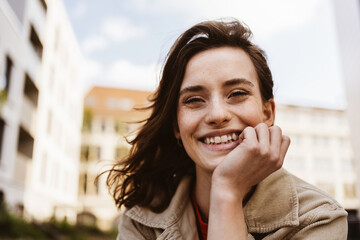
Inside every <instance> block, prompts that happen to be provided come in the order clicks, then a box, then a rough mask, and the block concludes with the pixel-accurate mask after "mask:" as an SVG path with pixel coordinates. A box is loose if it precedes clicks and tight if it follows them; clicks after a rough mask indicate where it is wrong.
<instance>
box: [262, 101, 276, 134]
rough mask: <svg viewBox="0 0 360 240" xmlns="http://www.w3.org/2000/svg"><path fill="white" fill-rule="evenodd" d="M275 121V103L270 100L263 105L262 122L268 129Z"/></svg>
mask: <svg viewBox="0 0 360 240" xmlns="http://www.w3.org/2000/svg"><path fill="white" fill-rule="evenodd" d="M274 121H275V102H274V99H272V98H270V99H269V100H268V101H266V102H265V103H264V104H263V122H264V123H266V125H268V126H269V127H270V126H272V125H274Z"/></svg>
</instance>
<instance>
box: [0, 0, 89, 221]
mask: <svg viewBox="0 0 360 240" xmlns="http://www.w3.org/2000/svg"><path fill="white" fill-rule="evenodd" d="M0 32H1V35H0V74H1V76H2V78H1V84H0V88H2V89H1V90H2V92H4V90H5V91H6V92H7V96H8V97H7V101H6V102H5V104H4V105H3V106H2V108H1V112H0V119H1V121H0V139H1V141H0V143H1V144H0V147H1V152H0V154H1V155H0V157H1V158H0V190H1V191H2V192H3V193H4V194H5V200H6V201H7V203H8V205H9V206H10V207H11V208H12V209H18V210H19V211H20V214H21V213H23V214H24V215H25V216H26V217H30V218H36V219H47V218H49V217H51V216H53V215H55V216H56V217H59V218H62V217H64V216H66V217H67V218H68V220H70V221H74V220H75V218H76V206H77V200H78V199H77V188H78V171H79V160H78V159H79V154H80V153H79V150H80V143H81V119H82V99H83V92H82V83H81V72H80V71H81V68H82V65H81V64H82V55H81V53H80V50H79V47H78V45H77V40H76V38H75V36H74V33H73V31H72V28H71V25H70V22H69V20H68V17H67V15H66V11H65V8H64V6H63V4H62V2H61V0H52V1H45V0H16V1H13V0H0Z"/></svg>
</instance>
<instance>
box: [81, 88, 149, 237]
mask: <svg viewBox="0 0 360 240" xmlns="http://www.w3.org/2000/svg"><path fill="white" fill-rule="evenodd" d="M149 95H150V93H149V92H144V91H135V90H126V89H112V88H102V87H94V88H93V89H91V90H90V92H89V93H88V94H87V95H86V97H85V113H84V118H85V119H86V120H85V122H87V123H90V125H91V127H90V126H89V125H86V124H85V125H84V128H83V135H82V151H81V167H80V178H79V213H84V212H90V213H92V214H93V215H94V216H95V217H96V219H97V225H98V226H99V227H100V228H102V229H104V230H108V229H109V228H111V227H113V224H114V223H116V219H117V217H118V216H119V213H120V212H119V211H118V210H117V209H116V207H115V204H114V201H113V199H112V198H111V196H110V195H109V192H108V189H107V188H106V177H107V174H104V175H102V176H101V177H100V178H99V182H98V183H96V184H94V180H95V178H96V176H97V175H98V174H100V173H101V172H103V171H104V170H106V169H109V168H110V167H111V166H112V165H113V164H114V162H115V161H116V160H119V159H121V158H122V157H123V156H124V155H126V154H127V153H128V150H129V148H130V145H129V144H128V143H127V142H126V140H125V136H128V137H130V138H131V132H133V131H135V130H136V129H137V128H138V127H139V124H137V123H136V124H130V123H129V122H131V121H138V120H141V119H144V118H145V117H146V116H147V112H139V111H134V110H133V108H134V107H140V106H143V107H144V106H146V105H147V104H148V101H147V97H148V96H149Z"/></svg>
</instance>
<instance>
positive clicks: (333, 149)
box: [276, 105, 358, 209]
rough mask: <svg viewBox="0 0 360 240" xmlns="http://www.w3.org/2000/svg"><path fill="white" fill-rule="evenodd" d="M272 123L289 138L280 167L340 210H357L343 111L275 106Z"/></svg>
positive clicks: (346, 121) (348, 131)
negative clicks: (334, 202)
mask: <svg viewBox="0 0 360 240" xmlns="http://www.w3.org/2000/svg"><path fill="white" fill-rule="evenodd" d="M276 124H277V125H279V126H280V127H281V128H282V130H283V133H284V134H286V135H288V136H290V138H291V144H290V147H289V150H288V153H287V157H286V159H285V162H284V167H285V168H286V169H288V170H289V171H291V172H292V173H294V174H295V175H297V176H299V177H300V178H302V179H304V180H306V181H308V182H309V183H312V184H314V185H316V186H318V187H319V188H321V189H323V190H325V191H326V192H328V193H329V194H330V195H332V196H333V197H334V198H335V199H336V200H337V201H339V202H340V203H341V204H342V205H343V206H344V208H346V209H356V208H358V200H357V197H356V184H355V183H356V174H355V171H354V167H353V162H352V160H353V150H352V146H351V141H350V128H349V124H348V118H347V112H346V111H344V110H336V109H325V108H315V107H300V106H291V105H278V106H277V109H276Z"/></svg>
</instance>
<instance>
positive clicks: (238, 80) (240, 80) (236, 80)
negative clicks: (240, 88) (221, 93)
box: [223, 78, 255, 87]
mask: <svg viewBox="0 0 360 240" xmlns="http://www.w3.org/2000/svg"><path fill="white" fill-rule="evenodd" d="M237 84H245V85H249V86H250V87H255V85H254V83H252V82H251V81H249V80H247V79H245V78H234V79H230V80H227V81H225V82H224V83H223V86H224V87H229V86H233V85H237Z"/></svg>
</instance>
